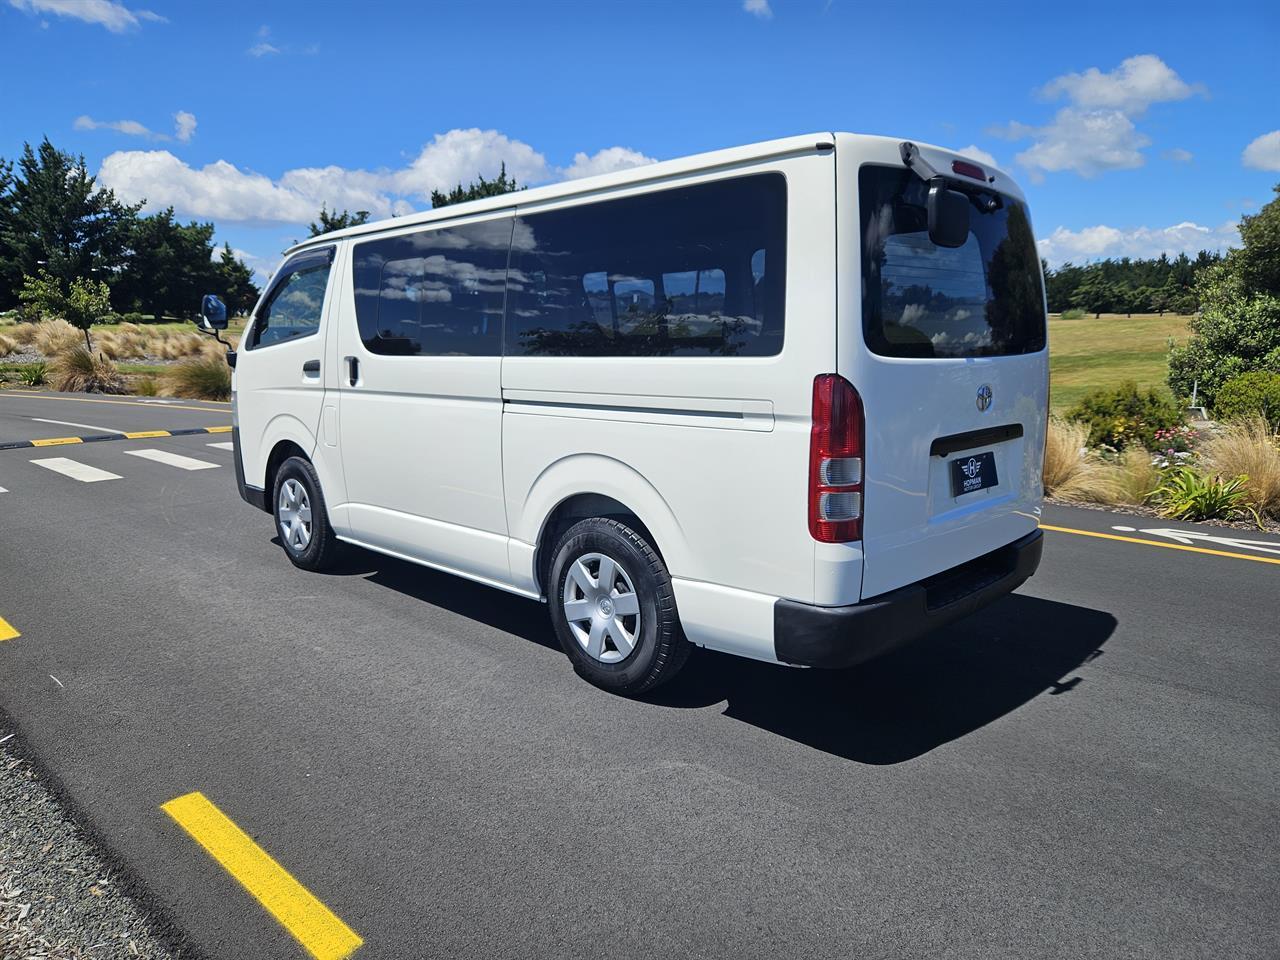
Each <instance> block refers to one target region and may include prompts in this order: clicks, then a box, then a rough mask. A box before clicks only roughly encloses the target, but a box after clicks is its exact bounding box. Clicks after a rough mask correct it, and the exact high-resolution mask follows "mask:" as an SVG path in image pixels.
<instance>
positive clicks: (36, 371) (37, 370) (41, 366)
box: [18, 363, 49, 387]
mask: <svg viewBox="0 0 1280 960" xmlns="http://www.w3.org/2000/svg"><path fill="white" fill-rule="evenodd" d="M18 382H19V383H23V384H26V385H27V386H28V387H42V386H44V385H45V384H46V383H48V382H49V365H48V364H47V363H28V364H27V365H26V366H24V367H23V368H22V369H20V370H19V371H18Z"/></svg>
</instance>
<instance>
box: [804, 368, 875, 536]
mask: <svg viewBox="0 0 1280 960" xmlns="http://www.w3.org/2000/svg"><path fill="white" fill-rule="evenodd" d="M862 441H863V415H862V398H861V397H859V396H858V391H857V390H855V389H854V388H853V384H851V383H849V381H848V380H846V379H844V377H841V376H839V375H838V374H835V373H823V374H819V375H818V376H816V377H814V378H813V427H812V429H811V431H810V434H809V533H810V534H811V535H812V536H813V539H815V540H819V541H821V542H823V543H846V542H848V541H850V540H860V539H862V481H863V468H862V467H863V450H862Z"/></svg>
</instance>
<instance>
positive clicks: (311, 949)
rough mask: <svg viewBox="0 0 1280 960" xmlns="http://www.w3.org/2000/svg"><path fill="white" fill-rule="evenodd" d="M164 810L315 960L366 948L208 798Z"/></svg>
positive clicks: (195, 797)
mask: <svg viewBox="0 0 1280 960" xmlns="http://www.w3.org/2000/svg"><path fill="white" fill-rule="evenodd" d="M160 809H161V810H163V811H164V812H165V813H167V814H168V815H169V816H171V817H172V818H173V819H174V820H175V821H176V822H177V824H178V826H180V827H182V829H183V830H185V831H187V833H188V834H190V835H191V838H192V839H193V840H195V842H196V843H198V844H200V846H202V847H204V849H205V850H206V852H208V854H209V856H211V857H213V859H215V860H217V861H218V863H220V864H221V865H222V867H223V868H224V869H225V870H226V871H227V872H228V873H229V874H231V875H232V876H233V877H235V878H236V880H238V881H239V882H240V885H241V886H242V887H244V888H245V889H246V890H248V891H249V893H250V894H251V895H252V896H253V898H254V899H255V900H257V901H258V903H260V904H262V906H263V908H264V909H265V910H266V911H267V912H268V913H270V914H271V915H272V916H273V917H275V918H276V920H277V921H279V923H280V925H281V926H282V927H284V928H285V929H286V930H288V931H289V933H290V934H292V935H293V938H294V939H295V940H297V941H298V943H300V944H302V946H303V948H305V949H306V951H307V952H308V953H309V954H311V956H313V957H315V958H316V960H341V958H343V957H348V956H350V955H351V954H352V953H353V952H354V951H355V949H356V948H357V947H359V946H360V945H361V944H362V943H364V941H363V940H362V939H360V937H359V935H357V934H356V932H355V931H354V930H352V929H351V928H350V927H348V926H347V925H346V924H345V923H343V922H342V921H341V920H339V919H338V917H337V916H336V915H335V914H334V913H333V911H331V910H330V909H329V908H328V907H326V906H325V905H324V904H323V903H321V902H320V901H319V900H317V899H316V898H315V897H314V896H312V895H311V892H310V891H309V890H307V888H306V887H304V886H303V885H302V884H300V883H299V882H298V881H297V880H295V879H293V877H292V876H290V875H289V872H288V871H287V870H285V868H284V867H282V866H280V864H278V863H276V862H275V861H274V860H273V859H271V857H270V855H269V854H268V853H267V852H266V851H265V850H263V849H262V848H261V847H260V846H258V845H257V844H256V843H254V842H253V840H252V839H250V837H249V835H248V834H246V833H245V832H244V831H243V830H241V829H240V828H239V827H237V826H236V825H235V824H234V823H233V822H232V821H231V819H230V818H229V817H227V815H226V814H224V813H223V812H222V811H221V810H219V809H218V808H217V807H216V806H214V805H213V803H212V802H211V801H209V800H208V799H207V798H206V797H205V795H204V794H202V793H199V792H198V791H197V792H195V793H188V794H185V795H183V796H181V797H177V798H175V799H173V800H170V801H169V802H168V803H166V804H163V805H162V806H161V807H160Z"/></svg>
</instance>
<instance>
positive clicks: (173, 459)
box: [125, 449, 218, 470]
mask: <svg viewBox="0 0 1280 960" xmlns="http://www.w3.org/2000/svg"><path fill="white" fill-rule="evenodd" d="M125 453H127V454H128V455H129V456H131V457H142V458H143V459H144V460H154V461H155V462H156V463H164V464H168V465H169V466H171V467H178V468H179V469H181V470H212V469H214V468H215V467H217V466H218V464H216V463H210V462H209V461H208V460H197V459H196V458H195V457H184V456H182V455H181V454H177V453H170V452H169V451H168V450H153V449H147V450H126V451H125Z"/></svg>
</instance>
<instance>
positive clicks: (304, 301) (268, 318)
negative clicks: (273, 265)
mask: <svg viewBox="0 0 1280 960" xmlns="http://www.w3.org/2000/svg"><path fill="white" fill-rule="evenodd" d="M328 284H329V251H327V250H326V251H323V253H322V254H321V255H320V256H316V255H315V254H310V255H306V256H303V257H300V258H299V259H298V261H297V262H296V264H294V265H286V266H285V268H284V272H283V273H282V274H281V275H280V276H278V277H277V278H276V285H275V288H274V289H273V290H272V291H271V294H270V296H269V297H268V298H267V301H266V302H265V303H263V305H262V306H261V308H259V310H258V312H257V314H256V315H255V317H254V321H253V333H252V335H251V336H250V341H251V342H250V344H249V346H250V348H253V347H265V346H269V345H270V344H273V343H283V342H284V341H286V340H296V339H298V338H299V337H307V336H310V335H311V334H313V333H315V332H316V331H317V330H319V329H320V318H321V313H322V311H323V309H324V291H325V287H327V286H328Z"/></svg>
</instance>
